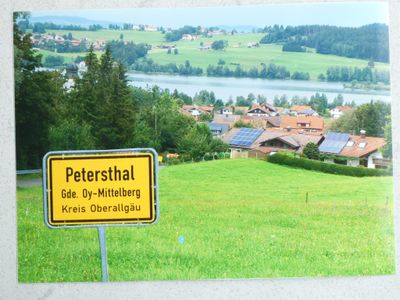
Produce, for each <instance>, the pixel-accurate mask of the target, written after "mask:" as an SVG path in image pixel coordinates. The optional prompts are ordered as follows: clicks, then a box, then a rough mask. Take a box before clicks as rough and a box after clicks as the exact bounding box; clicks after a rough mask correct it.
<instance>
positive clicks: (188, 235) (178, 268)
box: [17, 159, 394, 282]
mask: <svg viewBox="0 0 400 300" xmlns="http://www.w3.org/2000/svg"><path fill="white" fill-rule="evenodd" d="M159 180H160V207H161V210H160V211H161V213H160V220H159V222H158V223H157V224H155V225H152V226H148V227H109V228H107V250H108V253H107V255H108V265H109V278H110V280H111V281H129V280H189V279H213V278H266V277H302V276H350V275H372V274H390V273H394V237H393V208H392V178H391V177H369V178H367V177H364V178H354V177H347V176H338V175H331V174H323V173H316V172H311V171H305V170H299V169H291V168H288V167H284V166H279V165H274V164H270V163H267V162H264V161H257V160H251V159H247V160H246V159H244V160H243V159H242V160H222V161H210V162H202V163H197V164H188V165H178V166H170V167H166V168H163V169H161V170H160V174H159ZM306 192H308V193H309V199H308V202H307V203H306V202H305V193H306ZM17 197H18V199H17V207H18V262H19V267H18V274H19V282H65V281H70V282H76V281H101V269H100V256H99V245H98V239H97V230H96V229H95V228H73V229H48V228H47V227H46V226H45V225H44V221H43V205H42V203H43V200H42V191H41V187H35V188H18V190H17ZM182 238H183V239H184V242H183V243H182V240H181V242H179V240H180V239H182Z"/></svg>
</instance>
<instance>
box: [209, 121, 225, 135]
mask: <svg viewBox="0 0 400 300" xmlns="http://www.w3.org/2000/svg"><path fill="white" fill-rule="evenodd" d="M208 128H210V131H211V133H212V134H213V136H222V135H224V134H225V133H227V132H228V131H229V125H228V124H224V123H215V122H210V123H208Z"/></svg>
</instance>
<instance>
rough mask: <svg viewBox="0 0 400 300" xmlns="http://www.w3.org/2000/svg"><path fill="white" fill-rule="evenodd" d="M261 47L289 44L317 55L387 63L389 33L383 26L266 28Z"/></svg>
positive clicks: (276, 26)
mask: <svg viewBox="0 0 400 300" xmlns="http://www.w3.org/2000/svg"><path fill="white" fill-rule="evenodd" d="M263 31H264V32H265V33H267V34H266V35H265V36H264V37H263V38H262V39H261V41H260V43H262V44H271V43H290V42H292V41H295V43H296V45H297V46H300V47H309V48H315V49H316V52H317V53H321V54H334V55H339V56H346V57H355V58H361V59H372V60H374V61H380V62H389V33H388V26H387V25H385V24H370V25H365V26H361V27H358V28H348V27H337V26H327V25H303V26H286V27H283V26H278V25H275V26H268V27H265V28H264V30H263Z"/></svg>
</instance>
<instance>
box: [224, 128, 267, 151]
mask: <svg viewBox="0 0 400 300" xmlns="http://www.w3.org/2000/svg"><path fill="white" fill-rule="evenodd" d="M261 133H263V130H262V129H254V128H240V130H239V132H238V133H236V134H235V135H234V136H233V138H232V139H231V140H230V141H229V145H231V146H244V147H249V146H250V145H251V144H253V143H254V141H255V140H256V139H257V138H258V137H259V136H260V135H261Z"/></svg>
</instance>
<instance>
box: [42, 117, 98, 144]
mask: <svg viewBox="0 0 400 300" xmlns="http://www.w3.org/2000/svg"><path fill="white" fill-rule="evenodd" d="M49 146H50V149H51V150H91V149H96V148H95V140H94V138H93V136H92V134H91V128H90V126H89V125H88V124H87V123H80V122H77V120H75V119H74V118H66V119H63V120H61V122H60V124H58V125H53V126H51V127H50V131H49Z"/></svg>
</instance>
